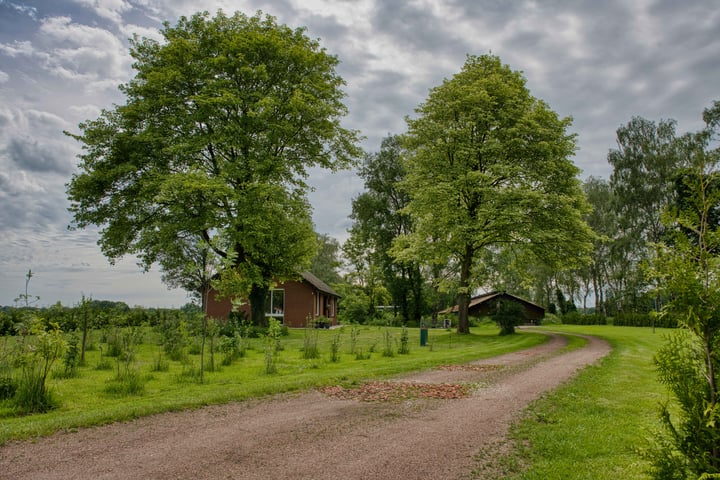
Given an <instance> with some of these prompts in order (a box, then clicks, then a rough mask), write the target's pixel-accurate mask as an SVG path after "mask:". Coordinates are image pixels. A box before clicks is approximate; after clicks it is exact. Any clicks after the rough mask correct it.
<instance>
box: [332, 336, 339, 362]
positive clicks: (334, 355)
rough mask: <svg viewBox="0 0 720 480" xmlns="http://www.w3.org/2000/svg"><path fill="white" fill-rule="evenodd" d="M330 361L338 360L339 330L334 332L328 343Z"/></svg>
mask: <svg viewBox="0 0 720 480" xmlns="http://www.w3.org/2000/svg"><path fill="white" fill-rule="evenodd" d="M330 361H331V362H333V363H336V362H339V361H340V332H336V333H335V334H334V335H333V337H332V342H331V343H330Z"/></svg>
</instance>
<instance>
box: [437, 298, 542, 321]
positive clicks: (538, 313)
mask: <svg viewBox="0 0 720 480" xmlns="http://www.w3.org/2000/svg"><path fill="white" fill-rule="evenodd" d="M500 300H506V301H511V302H515V303H518V304H520V305H521V306H522V307H523V316H524V317H525V323H526V324H531V325H537V324H539V323H540V322H541V321H542V319H543V318H545V309H544V308H543V307H541V306H540V305H536V304H534V303H532V302H530V301H528V300H525V299H524V298H520V297H517V296H515V295H512V294H509V293H507V292H490V293H483V294H482V295H478V296H476V297H472V298H471V299H470V305H469V307H468V315H470V316H471V317H484V316H490V315H492V314H493V312H494V311H495V308H497V304H498V302H499V301H500ZM457 312H458V306H457V305H455V306H454V307H452V308H449V309H447V310H445V311H443V312H441V313H457Z"/></svg>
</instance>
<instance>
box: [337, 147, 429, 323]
mask: <svg viewBox="0 0 720 480" xmlns="http://www.w3.org/2000/svg"><path fill="white" fill-rule="evenodd" d="M401 157H402V147H401V145H400V137H398V136H394V135H391V136H388V137H386V138H384V139H383V141H382V144H381V146H380V151H379V152H377V153H374V154H371V155H368V156H367V158H366V159H365V162H364V164H363V165H362V167H361V168H360V176H361V177H362V178H363V179H364V180H365V192H363V193H361V194H360V195H359V196H358V197H357V198H355V199H354V200H353V202H352V214H351V215H350V217H351V218H352V219H353V226H352V228H351V229H350V236H351V243H352V244H354V245H355V246H356V247H357V248H360V249H361V250H362V251H363V253H364V254H366V255H367V257H368V261H370V262H372V263H373V264H374V265H376V266H377V267H378V268H379V270H380V271H381V272H382V278H383V283H384V284H385V287H386V288H387V289H388V291H389V292H390V294H391V295H392V301H393V305H394V306H395V307H396V308H398V309H399V313H400V316H401V318H402V321H403V323H406V322H408V321H410V320H414V321H416V322H419V321H420V319H421V316H422V313H423V310H424V295H423V287H424V279H423V275H422V272H421V269H420V263H419V262H417V261H412V260H410V261H397V260H396V259H394V258H393V257H392V256H391V255H390V249H391V248H392V243H393V241H394V240H395V238H397V237H398V236H400V235H406V234H408V233H410V232H411V231H412V228H413V227H412V219H411V218H410V215H409V214H408V213H407V212H405V211H404V208H405V207H406V206H407V204H408V202H409V196H408V195H407V193H406V192H404V191H403V190H402V189H400V186H399V184H400V181H401V180H402V179H403V178H404V177H405V168H404V166H403V164H402V162H401Z"/></svg>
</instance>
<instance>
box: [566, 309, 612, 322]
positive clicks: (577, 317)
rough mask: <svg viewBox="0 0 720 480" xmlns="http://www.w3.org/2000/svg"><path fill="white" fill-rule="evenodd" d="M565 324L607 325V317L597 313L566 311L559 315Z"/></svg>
mask: <svg viewBox="0 0 720 480" xmlns="http://www.w3.org/2000/svg"><path fill="white" fill-rule="evenodd" d="M561 320H562V323H563V324H565V325H607V318H606V317H605V316H604V315H601V314H599V313H580V312H577V311H573V312H568V313H565V314H563V316H562V317H561Z"/></svg>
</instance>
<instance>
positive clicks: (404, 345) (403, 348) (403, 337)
mask: <svg viewBox="0 0 720 480" xmlns="http://www.w3.org/2000/svg"><path fill="white" fill-rule="evenodd" d="M409 340H410V335H409V334H408V329H407V327H403V329H402V332H401V333H400V347H399V348H398V353H399V354H400V355H407V354H409V353H410V342H409Z"/></svg>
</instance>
